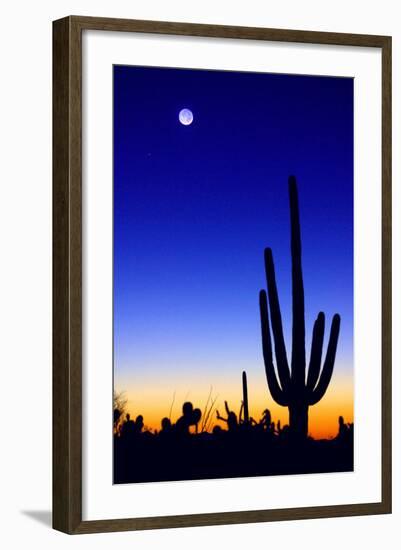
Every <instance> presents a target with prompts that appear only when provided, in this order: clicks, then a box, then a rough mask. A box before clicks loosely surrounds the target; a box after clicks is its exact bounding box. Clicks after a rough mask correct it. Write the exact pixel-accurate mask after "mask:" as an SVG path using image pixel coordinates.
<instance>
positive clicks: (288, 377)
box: [259, 176, 340, 439]
mask: <svg viewBox="0 0 401 550" xmlns="http://www.w3.org/2000/svg"><path fill="white" fill-rule="evenodd" d="M288 186H289V197H290V216H291V260H292V354H291V370H290V368H289V365H288V360H287V352H286V349H285V343H284V336H283V326H282V319H281V311H280V304H279V299H278V293H277V285H276V276H275V271H274V263H273V255H272V251H271V249H270V248H266V250H265V269H266V279H267V292H268V297H269V299H267V294H266V291H265V290H261V291H260V294H259V305H260V317H261V325H262V343H263V358H264V363H265V370H266V377H267V384H268V387H269V390H270V393H271V395H272V397H273V399H274V400H275V401H276V403H278V404H279V405H282V406H283V407H288V409H289V425H290V432H291V434H292V436H294V437H295V438H298V439H302V438H306V436H307V435H308V410H309V407H310V406H311V405H315V404H316V403H318V401H320V400H321V399H322V397H323V395H324V394H325V393H326V390H327V387H328V385H329V383H330V380H331V376H332V374H333V368H334V360H335V356H336V350H337V342H338V335H339V332H340V316H339V315H338V314H335V315H334V317H333V319H332V323H331V329H330V337H329V343H328V347H327V353H326V358H325V361H324V363H323V367H321V362H322V348H323V336H324V325H325V317H324V313H322V312H320V313H319V314H318V316H317V318H316V321H315V323H314V326H313V333H312V346H311V354H310V361H309V370H308V374H307V377H306V376H305V375H306V357H305V304H304V284H303V278H302V262H301V231H300V222H299V206H298V193H297V185H296V180H295V177H293V176H291V177H290V178H289V181H288ZM269 310H270V316H271V319H269ZM270 324H271V328H272V333H273V339H274V350H275V356H276V366H277V374H278V376H277V375H276V371H275V368H274V365H273V352H272V339H271V335H270ZM305 377H306V380H305Z"/></svg>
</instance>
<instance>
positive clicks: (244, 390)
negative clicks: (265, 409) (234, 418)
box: [242, 371, 249, 424]
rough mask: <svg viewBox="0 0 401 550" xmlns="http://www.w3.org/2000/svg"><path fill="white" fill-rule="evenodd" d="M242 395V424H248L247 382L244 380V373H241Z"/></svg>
mask: <svg viewBox="0 0 401 550" xmlns="http://www.w3.org/2000/svg"><path fill="white" fill-rule="evenodd" d="M242 395H243V401H242V402H243V404H244V423H245V424H249V407H248V382H247V378H246V372H245V371H243V373H242Z"/></svg>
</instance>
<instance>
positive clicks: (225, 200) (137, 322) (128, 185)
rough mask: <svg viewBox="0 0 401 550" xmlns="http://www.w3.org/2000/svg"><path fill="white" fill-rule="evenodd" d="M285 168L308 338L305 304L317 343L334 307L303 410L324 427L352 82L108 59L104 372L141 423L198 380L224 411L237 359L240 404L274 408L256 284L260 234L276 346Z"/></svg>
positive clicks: (336, 403) (346, 259)
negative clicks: (319, 318) (109, 273)
mask: <svg viewBox="0 0 401 550" xmlns="http://www.w3.org/2000/svg"><path fill="white" fill-rule="evenodd" d="M183 108H188V109H190V110H191V111H192V112H193V116H194V120H193V123H192V124H191V125H189V126H184V125H182V124H181V123H180V122H179V119H178V114H179V111H180V110H181V109H183ZM289 175H295V176H296V178H297V182H298V193H299V203H300V216H301V236H302V246H303V272H304V284H305V307H306V332H307V352H309V350H310V336H311V332H312V326H313V321H314V319H315V318H316V315H317V313H318V312H319V311H324V312H325V314H326V334H325V347H324V350H325V349H326V346H327V339H328V330H329V323H330V322H331V317H332V315H333V314H334V313H337V312H338V313H339V314H340V315H341V319H342V324H341V331H340V339H339V344H338V351H337V360H336V364H335V369H334V377H333V381H332V384H331V388H330V389H329V391H328V393H327V395H326V397H324V398H323V400H322V402H321V404H319V405H317V406H316V407H313V409H314V411H315V412H316V414H315V416H313V415H312V421H311V430H312V432H314V433H315V434H322V435H323V434H325V435H330V434H333V435H334V433H333V432H334V431H335V427H336V422H337V417H338V415H339V414H343V415H344V416H345V417H346V420H351V421H352V418H353V417H352V414H353V413H352V403H353V392H352V384H353V381H352V372H353V80H352V79H351V78H338V77H314V76H298V75H278V74H267V73H237V72H225V71H206V70H190V69H167V68H148V67H146V68H145V67H143V68H142V67H131V66H115V67H114V382H115V388H116V389H117V390H119V391H120V390H123V391H125V392H126V394H127V396H128V398H129V403H128V407H129V410H130V411H131V412H132V414H133V415H135V414H139V413H141V414H144V417H145V424H147V425H148V426H150V427H152V428H153V427H157V426H158V424H159V420H160V418H161V417H162V416H166V415H167V416H168V413H169V408H170V406H171V403H172V398H173V395H174V393H175V400H174V405H173V415H174V416H175V417H176V416H177V415H178V414H179V412H180V407H181V405H182V403H183V401H184V400H186V399H189V400H192V401H193V402H194V405H196V406H200V407H201V408H202V407H203V405H204V402H205V401H206V399H207V394H208V392H209V388H210V386H213V394H214V395H216V396H217V395H218V398H217V401H216V404H218V405H219V407H218V408H221V409H224V406H223V405H222V403H223V401H224V399H229V401H230V405H231V406H232V408H234V409H238V408H239V405H240V399H241V372H242V370H244V369H245V370H246V371H247V373H248V381H249V388H250V389H249V400H250V408H251V413H252V414H254V416H255V417H258V415H259V413H260V411H262V410H263V409H264V408H266V406H268V407H269V408H270V409H271V410H272V411H273V417H275V416H276V417H277V418H278V417H280V418H282V420H283V421H286V418H287V417H286V415H287V411H286V409H285V408H282V407H278V406H276V405H274V403H273V402H272V400H271V397H270V395H269V392H268V389H267V384H266V381H265V373H264V366H263V358H262V348H261V336H260V320H259V309H258V292H259V290H260V289H261V288H266V281H265V275H264V264H263V250H264V248H265V247H267V246H269V247H271V248H272V250H273V256H274V261H275V268H276V277H277V285H278V291H279V297H280V304H281V309H282V314H283V325H284V330H285V337H286V345H287V355H288V356H289V355H290V350H291V322H292V319H291V309H290V308H291V263H290V260H291V258H290V241H289V239H290V225H289V203H288V188H287V182H288V176H289ZM325 400H326V403H325ZM319 407H320V408H319ZM319 411H320V415H317V413H318V412H319ZM277 418H273V419H277Z"/></svg>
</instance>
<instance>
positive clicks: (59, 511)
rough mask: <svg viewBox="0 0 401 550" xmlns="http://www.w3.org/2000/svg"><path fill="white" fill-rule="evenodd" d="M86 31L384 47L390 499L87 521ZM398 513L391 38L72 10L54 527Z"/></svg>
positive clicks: (58, 106)
mask: <svg viewBox="0 0 401 550" xmlns="http://www.w3.org/2000/svg"><path fill="white" fill-rule="evenodd" d="M84 30H103V31H124V32H129V33H152V34H166V35H181V36H195V37H217V38H235V39H241V40H266V41H278V42H288V43H300V44H305V43H306V44H322V45H344V46H357V47H361V48H378V49H379V50H381V58H382V182H381V188H382V365H381V369H382V419H381V425H382V447H381V456H382V496H381V500H380V501H379V502H372V503H363V504H346V505H332V506H314V507H306V508H285V509H274V510H271V509H270V510H254V511H249V510H248V511H235V512H223V513H205V514H196V515H181V516H163V517H136V518H130V519H104V520H93V521H83V520H82V189H81V177H82V164H81V146H82V143H81V127H82V88H81V74H82V47H81V46H82V43H81V36H82V31H84ZM390 512H391V37H388V36H371V35H358V34H338V33H328V32H327V33H326V32H310V31H300V30H281V29H265V28H249V27H230V26H217V25H200V24H186V23H172V22H154V21H136V20H123V19H106V18H96V17H79V16H71V17H66V18H63V19H60V20H57V21H55V22H54V23H53V527H54V528H55V529H57V530H60V531H63V532H65V533H69V534H79V533H97V532H109V531H128V530H138V529H158V528H168V527H188V526H202V525H222V524H236V523H252V522H266V521H282V520H291V519H312V518H327V517H339V516H357V515H369V514H385V513H390Z"/></svg>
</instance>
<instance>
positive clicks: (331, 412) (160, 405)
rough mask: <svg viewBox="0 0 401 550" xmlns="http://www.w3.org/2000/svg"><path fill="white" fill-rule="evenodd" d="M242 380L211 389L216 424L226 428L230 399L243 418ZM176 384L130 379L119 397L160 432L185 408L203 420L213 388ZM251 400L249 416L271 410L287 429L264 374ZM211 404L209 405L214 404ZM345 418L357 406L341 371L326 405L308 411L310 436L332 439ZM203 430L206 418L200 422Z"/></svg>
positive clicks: (251, 384) (251, 380) (251, 385)
mask: <svg viewBox="0 0 401 550" xmlns="http://www.w3.org/2000/svg"><path fill="white" fill-rule="evenodd" d="M237 378H238V379H237V380H235V381H234V380H233V378H232V377H231V376H230V378H229V379H227V378H224V377H219V378H218V379H215V380H214V381H213V382H214V383H213V385H212V392H211V398H212V399H215V398H216V401H215V405H214V409H213V413H212V418H213V421H212V422H211V423H210V428H212V427H213V426H214V425H221V426H222V427H223V428H225V427H226V425H225V423H224V422H221V421H219V420H217V418H216V409H217V410H219V412H220V414H221V415H222V416H223V417H225V416H226V412H225V408H224V401H225V400H227V402H228V404H229V407H230V409H231V410H233V411H234V412H235V413H236V414H237V415H238V414H239V410H240V406H241V401H242V385H241V372H239V374H238V377H237ZM176 382H177V383H176V384H174V383H172V381H170V383H169V384H167V383H166V380H160V379H155V378H153V377H152V378H148V379H145V380H140V381H139V380H137V381H136V383H134V382H133V381H131V380H130V381H128V380H125V381H123V380H120V381H119V383H118V384H116V386H115V390H116V391H117V392H123V393H124V396H125V398H126V399H127V405H126V412H127V413H129V414H130V415H131V417H136V416H137V415H138V414H141V415H143V417H144V422H145V426H146V427H147V429H150V430H152V431H153V430H157V429H160V422H161V419H162V418H163V417H171V421H172V422H175V421H176V420H177V419H178V418H179V416H181V408H182V404H183V403H184V402H185V401H191V402H192V403H193V405H194V407H199V408H200V409H201V411H202V417H203V415H204V410H205V405H206V401H207V399H208V395H209V393H210V388H211V386H210V385H208V384H205V383H203V382H199V380H198V379H197V378H196V379H195V378H194V379H193V380H187V383H188V384H189V385H184V384H183V383H182V382H181V381H176ZM248 400H249V413H250V416H252V417H253V418H254V419H255V420H256V421H258V420H259V419H260V418H261V416H262V412H263V410H264V409H266V408H267V409H269V410H270V412H271V415H272V421H273V422H275V424H276V425H277V422H278V420H280V422H281V426H284V425H285V424H288V409H287V408H286V407H281V406H279V405H277V404H276V403H275V402H274V401H273V400H272V398H271V396H270V393H269V390H268V388H267V383H266V379H265V377H264V375H259V376H254V374H253V373H248ZM209 405H210V401H209ZM340 415H341V416H343V417H344V420H345V422H347V423H348V422H353V421H354V403H353V378H352V375H350V374H344V373H342V372H339V373H337V374H336V373H335V374H334V375H333V379H332V381H331V383H330V386H329V388H328V390H327V392H326V394H325V395H324V396H323V398H322V400H321V401H320V402H319V403H317V404H316V405H314V406H313V407H310V408H309V434H310V435H311V436H312V437H314V438H316V439H323V438H331V437H334V436H335V435H336V434H337V433H338V417H339V416H340ZM200 425H202V419H201V421H200Z"/></svg>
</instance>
